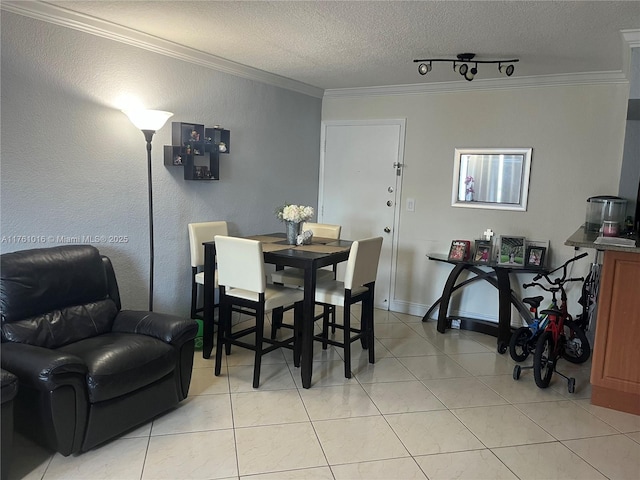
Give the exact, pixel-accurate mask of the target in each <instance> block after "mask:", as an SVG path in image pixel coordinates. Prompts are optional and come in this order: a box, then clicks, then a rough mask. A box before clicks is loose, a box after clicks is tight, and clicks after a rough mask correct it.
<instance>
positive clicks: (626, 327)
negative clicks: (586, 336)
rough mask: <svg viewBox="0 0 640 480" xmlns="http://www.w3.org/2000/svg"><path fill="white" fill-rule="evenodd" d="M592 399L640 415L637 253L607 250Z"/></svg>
mask: <svg viewBox="0 0 640 480" xmlns="http://www.w3.org/2000/svg"><path fill="white" fill-rule="evenodd" d="M591 385H592V390H591V403H592V404H594V405H599V406H602V407H607V408H612V409H615V410H621V411H624V412H629V413H634V414H636V415H640V253H631V252H619V251H606V252H605V254H604V264H603V269H602V276H601V279H600V293H599V296H598V317H597V326H596V334H595V345H594V349H593V361H592V366H591Z"/></svg>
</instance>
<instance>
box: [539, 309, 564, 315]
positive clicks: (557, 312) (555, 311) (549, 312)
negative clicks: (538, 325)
mask: <svg viewBox="0 0 640 480" xmlns="http://www.w3.org/2000/svg"><path fill="white" fill-rule="evenodd" d="M540 315H553V316H555V317H559V316H561V315H562V312H561V311H560V310H558V309H557V308H550V309H548V310H542V311H541V312H540Z"/></svg>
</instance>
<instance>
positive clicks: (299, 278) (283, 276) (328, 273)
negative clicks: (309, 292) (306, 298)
mask: <svg viewBox="0 0 640 480" xmlns="http://www.w3.org/2000/svg"><path fill="white" fill-rule="evenodd" d="M307 230H311V231H312V232H313V236H314V237H321V238H330V239H332V240H339V239H340V231H341V230H342V226H341V225H331V224H329V223H310V222H305V223H303V224H302V231H303V232H305V231H307ZM333 279H335V265H334V266H333V269H319V270H318V271H317V272H316V281H317V282H319V281H322V280H333ZM271 281H272V282H273V283H281V284H283V285H295V286H297V287H301V286H303V285H304V271H303V270H302V269H300V268H293V267H287V268H285V269H283V270H276V271H275V272H273V273H272V274H271Z"/></svg>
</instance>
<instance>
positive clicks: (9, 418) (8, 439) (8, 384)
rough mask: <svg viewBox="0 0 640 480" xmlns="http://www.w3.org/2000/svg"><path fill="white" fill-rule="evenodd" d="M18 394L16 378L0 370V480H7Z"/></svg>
mask: <svg viewBox="0 0 640 480" xmlns="http://www.w3.org/2000/svg"><path fill="white" fill-rule="evenodd" d="M16 393H18V379H17V378H16V376H15V375H14V374H13V373H11V372H7V371H6V370H3V369H0V399H1V401H0V403H1V404H2V418H1V419H0V421H1V422H2V423H1V424H0V426H1V427H2V444H1V445H2V448H1V450H2V452H0V453H1V455H0V460H1V461H2V469H1V473H0V478H2V479H3V480H5V479H7V478H9V466H10V464H11V455H12V450H13V399H14V398H15V396H16Z"/></svg>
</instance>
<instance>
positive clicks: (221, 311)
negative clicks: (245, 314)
mask: <svg viewBox="0 0 640 480" xmlns="http://www.w3.org/2000/svg"><path fill="white" fill-rule="evenodd" d="M227 312H229V313H231V308H230V307H229V305H226V302H223V301H222V299H220V304H219V306H218V335H217V345H216V366H215V370H214V373H215V375H216V377H218V376H220V370H221V368H222V346H223V345H224V346H225V349H226V347H227V344H226V342H225V340H224V338H225V333H226V330H227V328H229V327H228V326H227V325H231V315H227ZM227 317H228V318H227ZM228 346H229V347H230V346H231V345H228ZM227 355H228V353H227Z"/></svg>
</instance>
